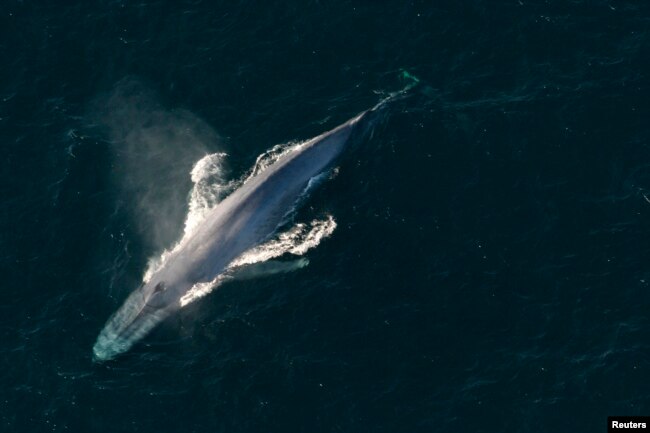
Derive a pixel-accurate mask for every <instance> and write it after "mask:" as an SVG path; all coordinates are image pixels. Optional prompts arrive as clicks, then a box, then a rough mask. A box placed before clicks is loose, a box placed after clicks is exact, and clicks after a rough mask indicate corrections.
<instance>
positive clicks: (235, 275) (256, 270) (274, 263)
mask: <svg viewBox="0 0 650 433" xmlns="http://www.w3.org/2000/svg"><path fill="white" fill-rule="evenodd" d="M308 264H309V260H308V259H306V258H304V257H301V258H299V259H297V260H291V261H281V260H268V261H266V262H259V263H252V264H249V265H241V266H237V267H236V268H233V269H232V270H230V271H228V276H229V277H230V278H231V279H233V280H252V279H254V278H261V277H267V276H270V275H276V274H284V273H287V272H293V271H296V270H298V269H302V268H304V267H305V266H307V265H308Z"/></svg>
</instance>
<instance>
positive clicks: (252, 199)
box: [93, 107, 377, 361]
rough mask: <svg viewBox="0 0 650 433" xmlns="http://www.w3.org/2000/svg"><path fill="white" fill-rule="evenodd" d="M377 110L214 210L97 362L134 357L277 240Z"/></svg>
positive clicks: (124, 314)
mask: <svg viewBox="0 0 650 433" xmlns="http://www.w3.org/2000/svg"><path fill="white" fill-rule="evenodd" d="M376 108H377V107H375V108H373V109H371V110H367V111H364V112H362V113H360V114H359V115H357V116H355V117H354V118H352V119H350V120H348V121H347V122H345V123H343V124H341V125H339V126H337V127H336V128H334V129H332V130H330V131H327V132H325V133H323V134H321V135H319V136H317V137H314V138H312V139H310V140H308V141H306V142H304V143H302V144H300V145H298V146H296V147H295V148H293V149H292V150H291V151H289V152H287V153H286V154H284V155H282V156H281V157H280V158H279V159H278V160H277V161H275V162H274V163H273V164H272V165H270V166H269V167H267V168H266V169H265V170H264V171H262V172H261V173H258V174H256V175H254V176H251V177H250V178H248V179H247V180H246V181H245V182H244V184H243V185H241V186H240V187H239V188H238V189H237V190H235V191H234V192H233V193H231V194H230V195H229V196H228V197H227V198H226V199H224V200H223V201H222V202H220V203H219V204H218V205H217V206H215V207H214V208H213V209H212V210H210V211H209V212H208V214H207V215H206V216H205V218H204V220H203V221H202V223H201V224H200V225H199V226H198V227H197V228H196V229H195V230H194V231H193V232H192V234H191V235H189V236H187V238H186V239H185V238H184V239H182V240H181V242H180V243H179V245H178V246H177V247H176V248H175V249H174V250H173V251H172V252H171V253H170V255H169V257H168V258H167V259H166V260H165V262H164V264H163V265H162V266H161V267H160V269H158V270H157V271H156V272H155V273H153V275H151V277H150V278H149V280H148V281H147V282H145V283H144V284H143V285H142V286H140V287H139V288H138V289H136V290H135V291H134V292H133V293H132V294H131V295H130V296H129V297H128V298H127V299H126V301H125V302H124V304H123V305H122V307H121V308H120V309H118V310H117V312H115V314H113V316H111V318H110V319H109V320H108V322H107V323H106V325H105V327H104V328H103V330H102V331H101V333H100V334H99V336H98V338H97V341H96V343H95V345H94V347H93V355H94V359H95V360H98V361H103V360H109V359H112V358H114V357H116V356H117V355H119V354H121V353H123V352H126V351H127V350H129V349H130V348H131V347H132V346H133V345H134V344H135V343H136V342H137V341H139V340H140V339H142V338H143V337H144V336H146V335H147V334H148V333H149V332H150V331H151V330H152V329H153V328H154V327H155V326H156V325H157V324H158V323H160V322H161V321H162V320H164V319H165V318H166V317H168V316H169V315H170V314H172V313H173V312H174V311H176V310H177V309H178V308H180V306H181V302H180V301H181V299H182V298H183V296H184V295H186V294H187V293H188V291H189V290H190V289H191V288H192V287H193V286H195V285H196V284H200V283H209V282H211V281H214V280H215V279H216V278H218V277H219V276H220V275H222V274H223V273H224V272H225V271H226V270H227V269H228V265H229V264H230V263H232V262H233V261H234V260H236V259H237V258H238V257H239V256H241V255H242V254H243V253H245V252H246V251H248V250H250V249H252V248H254V247H256V246H258V245H260V244H261V243H262V242H264V241H265V240H267V239H268V238H269V237H270V236H271V235H273V234H274V232H275V231H276V229H277V227H278V226H279V225H280V224H281V223H282V221H283V218H284V217H285V216H286V215H287V213H289V212H290V211H291V209H292V208H293V207H294V205H295V203H296V201H297V200H298V199H299V198H300V197H301V195H302V194H303V192H304V191H305V189H306V188H307V187H308V185H309V184H310V180H312V179H314V178H315V177H316V176H318V175H319V174H321V173H323V172H324V171H326V170H327V169H328V168H330V167H331V166H332V164H333V163H334V161H335V160H336V158H337V157H338V156H339V155H340V153H341V152H342V151H343V149H344V148H345V147H346V143H347V142H348V141H349V140H350V138H351V136H352V134H353V132H354V131H355V130H357V129H358V128H359V125H361V124H362V123H366V121H367V120H366V119H367V118H368V114H369V113H370V112H371V111H374V110H376ZM249 274H250V275H253V274H254V273H252V272H249Z"/></svg>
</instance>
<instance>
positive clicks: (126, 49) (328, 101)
mask: <svg viewBox="0 0 650 433" xmlns="http://www.w3.org/2000/svg"><path fill="white" fill-rule="evenodd" d="M649 25H650V7H649V5H648V4H646V3H645V2H639V1H599V0H590V1H578V0H573V1H566V0H565V1H530V0H521V1H518V0H508V1H505V0H494V1H480V0H475V1H464V2H458V1H439V2H424V1H415V2H403V1H385V2H370V1H329V2H322V1H304V2H269V1H264V2H262V1H241V2H204V1H203V2H202V1H200V0H195V1H183V2H180V1H179V2H171V1H169V2H165V1H157V2H137V3H136V2H119V1H88V2H72V1H70V2H23V1H11V0H10V1H7V2H5V3H4V4H3V7H2V11H1V18H0V29H1V30H0V32H1V33H0V34H1V38H0V54H1V57H0V58H1V59H2V62H1V63H0V145H1V146H2V151H3V152H2V156H3V158H2V162H1V163H0V188H1V191H2V192H1V196H0V198H1V202H0V251H1V255H0V275H1V276H2V283H1V285H0V287H1V290H2V292H1V293H2V302H1V303H0V430H1V431H7V432H9V431H12V432H14V431H20V432H27V431H33V432H43V431H55V432H59V431H75V432H77V431H98V432H100V431H101V432H133V431H138V432H161V431H178V432H207V431H210V432H283V433H284V432H310V433H311V432H370V431H372V432H552V431H579V432H594V431H604V430H605V420H606V416H607V415H614V414H628V415H648V414H650V392H649V391H648V390H647V383H648V381H649V380H650V353H649V351H650V320H649V319H648V311H649V306H650V267H649V266H650V264H649V263H650V261H649V260H650V147H649V144H648V143H650V127H649V126H648V125H649V124H648V120H649V119H650V106H649V105H650V102H649V101H650V86H649V84H648V83H649V81H648V79H649V78H650V77H649V71H650V69H649V68H650V65H649V64H648V58H650V35H649V34H648V28H649ZM403 70H406V71H408V72H409V73H410V74H412V75H414V76H417V77H418V78H419V79H420V82H421V86H420V87H418V88H416V89H414V90H413V92H412V94H411V97H409V98H407V99H404V100H402V101H400V102H399V103H397V104H395V105H393V106H392V107H391V110H390V114H389V115H388V116H387V118H386V119H385V120H384V121H383V123H382V124H381V125H380V126H379V127H378V128H377V129H376V130H375V131H374V133H373V134H372V136H368V137H367V138H366V139H365V140H364V141H363V143H360V144H359V145H358V146H357V147H355V148H354V149H351V150H350V152H349V153H347V154H346V155H345V156H344V158H343V159H342V160H341V165H340V171H339V175H338V176H337V177H336V178H334V179H333V180H331V181H330V182H327V183H326V184H325V185H323V187H322V188H321V189H320V190H318V191H317V192H316V193H315V194H313V196H312V197H311V198H310V200H309V202H308V203H306V207H305V210H304V212H305V215H306V216H309V217H311V216H318V215H326V214H331V215H333V216H334V217H335V218H336V221H337V222H338V228H337V230H336V231H335V232H334V234H333V235H332V237H331V238H329V239H326V240H324V241H323V242H322V243H321V245H319V246H318V247H317V248H316V249H313V250H311V251H309V252H308V253H307V257H308V258H309V260H310V265H309V266H308V267H306V268H304V269H301V270H298V271H296V272H293V273H289V274H283V275H276V276H272V277H268V278H263V279H256V280H248V281H241V282H232V283H229V284H226V285H224V286H222V287H220V288H219V289H218V290H217V291H215V292H214V293H212V294H210V295H209V296H208V297H206V298H204V299H202V300H201V301H198V302H196V303H194V304H192V305H190V306H189V307H187V308H185V309H183V310H182V311H181V312H180V313H179V314H177V315H175V316H174V317H172V318H171V319H170V320H169V321H167V322H165V323H164V324H162V325H161V326H160V327H159V328H158V329H156V331H155V332H153V333H152V334H151V335H149V336H148V337H147V338H146V339H145V340H144V341H142V342H141V344H139V345H137V346H136V347H135V348H134V349H133V350H131V351H130V352H129V353H128V354H126V355H125V356H123V357H120V358H118V359H117V360H115V361H111V362H108V363H94V362H93V361H92V352H91V348H92V346H93V344H94V342H95V339H96V337H97V335H98V333H99V331H100V330H101V328H102V326H103V325H104V323H105V321H106V320H107V318H108V317H109V316H110V314H111V313H113V312H114V311H115V310H116V309H117V308H118V307H119V306H120V305H121V303H122V302H123V300H124V299H125V298H126V296H127V295H128V294H129V293H130V292H131V291H132V290H133V289H135V288H136V287H137V286H138V284H139V282H140V280H141V278H142V274H143V272H144V270H145V268H146V266H147V261H148V259H149V258H151V257H155V256H156V255H158V254H159V253H160V251H162V249H163V248H165V247H169V246H170V245H171V244H173V242H174V241H175V240H177V239H178V237H179V236H180V233H181V232H182V225H183V219H184V215H185V214H186V212H187V206H188V193H189V191H190V188H191V181H190V175H189V172H190V170H191V167H192V165H193V163H194V162H196V161H197V160H198V159H199V158H200V157H201V156H203V155H205V154H206V153H210V152H227V153H228V155H229V156H228V159H227V161H228V162H227V170H228V171H227V177H228V178H237V177H239V176H241V175H242V174H243V173H245V171H246V170H247V169H248V168H249V167H250V166H251V165H252V164H253V163H254V161H255V158H256V157H257V155H259V154H260V153H262V152H264V151H265V150H267V149H269V148H270V147H271V146H273V145H274V144H278V143H286V142H288V141H290V140H295V139H305V138H309V137H312V136H314V135H317V134H319V133H321V132H323V131H325V130H327V129H330V128H332V127H334V126H335V125H337V124H338V123H340V122H342V121H344V120H346V119H348V118H349V117H351V116H353V115H354V114H356V113H358V112H360V111H362V110H364V109H366V108H368V107H370V106H372V105H374V104H375V103H377V102H378V101H379V100H380V99H381V98H382V97H384V96H386V95H387V94H388V93H389V92H393V91H397V90H399V89H401V88H403V87H404V86H405V85H406V84H407V83H406V82H405V79H404V78H403V75H402V71H403Z"/></svg>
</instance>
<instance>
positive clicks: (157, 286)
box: [93, 280, 179, 361]
mask: <svg viewBox="0 0 650 433" xmlns="http://www.w3.org/2000/svg"><path fill="white" fill-rule="evenodd" d="M174 284H177V283H174ZM174 292H175V287H174V286H173V285H172V284H170V283H168V282H165V281H161V280H150V281H149V282H147V283H144V284H143V285H142V286H140V288H138V289H137V290H135V291H134V292H133V293H132V294H131V295H130V296H129V297H128V298H127V299H126V301H125V302H124V304H123V305H122V307H121V308H120V309H119V310H117V312H116V313H115V314H114V315H113V316H111V318H109V319H108V322H106V325H105V326H104V329H102V331H101V332H100V334H99V336H98V337H97V341H96V342H95V345H94V346H93V359H94V360H95V361H108V360H111V359H113V358H115V357H116V356H117V355H119V354H121V353H124V352H126V351H127V350H129V349H130V348H131V346H133V345H134V344H135V343H136V342H137V341H139V340H140V339H141V338H143V337H144V336H145V335H147V334H148V333H149V332H150V331H151V330H152V329H153V328H154V327H155V326H156V325H157V324H158V323H160V322H161V321H163V320H164V319H165V318H166V317H168V316H169V314H170V313H172V312H173V311H174V310H176V309H177V308H178V307H179V304H178V300H177V299H175V297H174V296H173V293H174Z"/></svg>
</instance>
